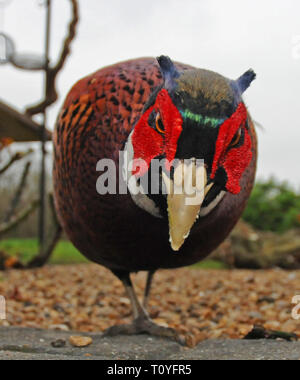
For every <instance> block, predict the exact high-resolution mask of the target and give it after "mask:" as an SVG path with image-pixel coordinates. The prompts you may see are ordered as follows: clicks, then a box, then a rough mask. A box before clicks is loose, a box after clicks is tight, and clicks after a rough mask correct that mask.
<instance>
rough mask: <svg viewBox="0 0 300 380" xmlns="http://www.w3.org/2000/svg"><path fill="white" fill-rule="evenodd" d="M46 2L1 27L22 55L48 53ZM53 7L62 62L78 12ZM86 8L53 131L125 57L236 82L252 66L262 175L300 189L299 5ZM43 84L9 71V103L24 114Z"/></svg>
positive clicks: (291, 1)
mask: <svg viewBox="0 0 300 380" xmlns="http://www.w3.org/2000/svg"><path fill="white" fill-rule="evenodd" d="M2 2H3V0H1V1H0V4H1V3H2ZM42 2H43V1H41V0H11V1H10V4H9V6H7V8H6V10H5V18H4V23H3V22H1V21H0V23H1V24H2V25H1V24H0V30H1V28H2V29H3V30H4V31H5V32H6V33H7V34H8V35H10V36H11V37H12V38H13V39H14V40H15V43H16V48H17V52H18V53H21V52H33V53H41V52H42V50H43V40H44V17H45V12H44V8H43V6H41V5H40V4H41V3H42ZM52 2H53V24H52V35H51V37H52V43H51V57H52V59H53V62H54V61H55V59H56V57H57V55H58V49H60V47H61V43H62V40H63V38H64V35H65V33H66V27H67V22H68V18H69V17H70V5H69V1H68V0H52ZM79 6H80V14H81V21H80V25H79V29H78V36H77V39H76V41H75V42H74V43H73V45H72V55H71V57H70V58H69V60H68V62H67V64H66V66H65V68H64V70H63V71H62V73H61V74H60V76H59V78H58V89H59V94H60V100H59V102H58V103H57V104H56V105H55V106H53V107H52V108H51V110H50V128H51V129H52V128H53V125H54V122H55V118H56V116H57V113H58V110H59V107H60V106H61V103H62V101H63V99H64V97H65V96H66V94H67V92H68V91H69V89H70V87H71V86H72V85H73V83H74V82H75V81H77V80H78V79H80V78H81V77H83V76H85V75H87V74H89V73H91V72H93V71H95V70H97V69H99V68H101V67H103V66H106V65H109V64H112V63H115V62H118V61H120V60H125V59H129V58H135V57H141V56H154V57H155V56H158V55H161V54H165V55H169V56H170V57H171V58H172V59H174V60H178V61H181V62H184V63H188V64H191V65H194V66H197V67H201V68H206V69H210V70H214V71H217V72H219V73H221V74H223V75H224V76H227V77H229V78H237V77H238V76H239V75H241V74H242V73H243V72H244V71H246V70H247V69H249V68H250V67H251V68H253V69H254V70H255V71H256V73H257V80H256V81H255V82H253V84H252V85H251V87H250V89H249V90H247V93H246V95H245V101H246V104H247V106H248V108H249V110H250V113H251V115H252V117H253V118H254V119H255V120H257V121H258V122H259V123H261V124H262V125H263V126H264V131H260V130H259V131H258V134H259V171H258V175H259V177H264V178H266V177H268V176H270V175H271V174H274V175H276V176H277V177H278V178H280V179H282V180H283V179H287V180H289V181H290V182H291V183H293V184H294V185H295V186H297V188H300V170H299V168H298V167H299V165H300V152H299V145H300V118H299V102H300V96H299V90H300V18H299V15H300V1H299V0H285V1H283V0H243V1H241V0H226V1H224V0H223V1H222V0H151V1H149V0H79ZM0 12H1V10H0ZM0 20H1V15H0ZM42 79H43V78H42V75H41V74H40V73H30V72H25V71H21V70H16V69H13V68H11V67H9V66H0V98H1V99H2V100H5V101H7V102H8V103H10V104H12V105H14V106H16V107H18V108H19V109H20V110H22V109H24V107H25V106H26V105H28V104H32V103H35V101H37V100H38V99H39V97H40V96H41V94H42Z"/></svg>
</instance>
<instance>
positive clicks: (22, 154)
mask: <svg viewBox="0 0 300 380" xmlns="http://www.w3.org/2000/svg"><path fill="white" fill-rule="evenodd" d="M32 152H33V150H32V149H29V150H28V151H27V152H17V153H15V154H14V155H13V156H12V157H11V159H10V160H9V161H8V163H7V164H6V165H5V166H4V167H3V168H0V175H1V174H3V173H5V172H6V171H7V170H8V169H9V168H10V167H11V166H12V165H13V164H14V163H15V162H16V161H20V160H22V159H23V158H24V157H26V156H29V154H31V153H32Z"/></svg>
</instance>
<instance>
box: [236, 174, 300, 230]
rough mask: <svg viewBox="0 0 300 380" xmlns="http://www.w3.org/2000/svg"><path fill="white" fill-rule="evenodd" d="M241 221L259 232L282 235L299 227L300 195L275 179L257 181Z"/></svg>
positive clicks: (286, 184)
mask: <svg viewBox="0 0 300 380" xmlns="http://www.w3.org/2000/svg"><path fill="white" fill-rule="evenodd" d="M243 219H244V220H245V222H247V223H249V224H250V225H251V226H252V227H254V228H255V229H257V230H260V231H272V232H278V233H283V232H286V231H288V230H290V229H294V228H299V227H300V194H299V193H297V192H296V191H295V190H294V189H293V188H292V186H290V185H289V184H288V183H287V182H280V181H279V180H276V179H275V178H270V179H268V180H265V181H263V180H259V181H257V183H256V185H255V187H254V189H253V192H252V194H251V197H250V200H249V202H248V206H247V208H246V210H245V212H244V215H243Z"/></svg>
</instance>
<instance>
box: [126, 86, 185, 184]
mask: <svg viewBox="0 0 300 380" xmlns="http://www.w3.org/2000/svg"><path fill="white" fill-rule="evenodd" d="M153 110H154V111H156V112H159V113H160V117H161V119H162V122H163V125H164V136H162V135H161V134H159V133H158V132H157V131H155V130H154V129H153V128H152V127H151V126H150V125H149V123H148V120H149V116H150V114H151V113H152V112H153ZM182 124H183V120H182V117H181V114H180V112H179V111H178V109H177V108H176V106H175V105H174V103H173V101H172V99H171V97H170V95H169V94H168V91H167V90H165V89H162V90H161V91H160V92H159V93H158V95H157V97H156V101H155V103H154V105H153V106H151V107H150V108H149V109H148V110H147V111H146V112H145V113H144V114H143V115H142V117H141V119H140V120H139V122H138V123H137V125H136V126H135V129H134V132H133V135H132V145H133V148H134V161H135V168H136V169H135V170H134V171H133V174H135V175H137V176H139V177H141V176H143V175H144V174H145V173H146V172H147V170H148V169H149V167H150V163H151V161H152V160H153V159H154V158H155V157H158V156H160V155H165V157H166V160H167V161H166V168H167V170H170V168H171V166H172V162H173V160H174V158H175V154H176V150H177V142H178V139H179V136H180V135H181V132H182ZM139 160H143V161H144V162H145V163H146V167H145V165H141V166H140V167H139V165H138V162H139ZM138 167H139V168H138Z"/></svg>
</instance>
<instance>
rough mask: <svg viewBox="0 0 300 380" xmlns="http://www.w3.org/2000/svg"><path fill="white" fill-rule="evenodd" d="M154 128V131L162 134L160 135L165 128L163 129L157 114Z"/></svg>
mask: <svg viewBox="0 0 300 380" xmlns="http://www.w3.org/2000/svg"><path fill="white" fill-rule="evenodd" d="M155 126H156V130H157V131H158V132H159V133H162V134H164V133H165V127H164V124H163V122H162V119H161V116H160V114H159V113H158V114H157V115H156V119H155Z"/></svg>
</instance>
